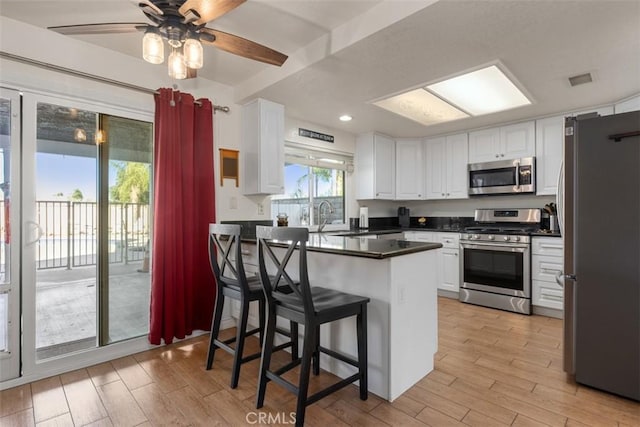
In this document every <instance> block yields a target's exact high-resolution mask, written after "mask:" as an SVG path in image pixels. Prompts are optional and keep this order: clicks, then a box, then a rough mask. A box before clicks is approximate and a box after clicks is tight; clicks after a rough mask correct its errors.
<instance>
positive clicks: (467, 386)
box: [0, 298, 640, 427]
mask: <svg viewBox="0 0 640 427" xmlns="http://www.w3.org/2000/svg"><path fill="white" fill-rule="evenodd" d="M438 317H439V351H438V353H437V354H436V363H435V366H436V368H435V370H434V371H433V372H432V373H430V374H429V375H427V376H426V377H425V378H423V379H422V380H421V381H419V382H418V384H416V385H415V386H414V387H412V388H411V389H410V390H408V391H407V392H406V393H404V394H403V395H402V396H401V397H400V398H398V399H396V400H395V401H394V402H393V403H389V402H386V401H383V400H382V399H380V398H378V397H376V396H375V395H370V397H369V400H367V401H365V402H363V401H361V400H359V399H358V392H357V389H356V388H355V387H354V386H350V387H347V388H345V389H343V390H341V391H339V392H338V393H335V394H333V395H330V396H328V397H326V398H325V399H323V400H321V401H319V402H317V403H316V404H314V405H312V406H310V407H309V408H308V410H307V417H306V424H307V425H309V426H322V427H326V426H329V425H330V426H361V425H364V426H388V425H392V426H425V425H428V426H434V427H440V426H483V427H484V426H508V425H511V426H517V427H528V426H545V425H546V426H585V425H588V426H621V427H622V426H640V404H638V403H637V402H634V401H631V400H627V399H623V398H620V397H616V396H613V395H610V394H606V393H603V392H600V391H597V390H593V389H590V388H587V387H583V386H580V385H577V384H576V383H574V382H572V381H570V380H568V379H567V378H566V377H565V374H564V373H563V372H562V353H561V351H562V350H561V346H562V343H561V333H562V322H561V321H560V320H557V319H553V318H548V317H542V316H521V315H517V314H512V313H507V312H502V311H497V310H491V309H487V308H483V307H476V306H473V305H468V304H461V303H459V302H458V301H455V300H451V299H447V298H440V299H439V313H438ZM224 332H225V333H226V334H228V335H229V334H232V333H233V330H227V331H224ZM207 346H208V337H206V336H203V337H198V338H194V339H191V340H187V341H184V342H181V343H176V344H173V345H170V346H167V347H162V348H157V349H154V350H151V351H147V352H144V353H139V354H135V355H133V356H129V357H124V358H121V359H117V360H113V361H111V362H108V363H102V364H99V365H95V366H92V367H89V368H87V369H80V370H77V371H74V372H68V373H66V374H63V375H59V376H55V377H51V378H47V379H44V380H41V381H37V382H34V383H31V384H27V385H24V386H20V387H16V388H13V389H9V390H5V391H2V392H0V426H20V427H22V426H33V425H36V426H84V425H87V426H136V425H140V426H156V425H157V426H160V425H193V426H218V425H219V426H240V425H265V424H270V425H287V424H289V425H290V424H291V422H292V419H291V418H290V415H289V414H290V413H291V412H295V401H294V397H293V395H291V394H290V393H288V392H286V391H285V390H284V389H282V388H281V387H279V386H278V385H276V384H273V383H271V384H270V385H269V386H268V388H267V397H266V402H265V406H264V408H262V409H261V411H257V410H256V409H255V403H254V402H255V393H256V386H257V372H258V366H259V360H255V361H253V362H250V363H248V364H245V365H244V366H243V368H242V373H241V377H240V385H239V386H238V388H237V389H235V390H232V389H230V388H229V381H230V378H231V356H230V355H228V354H227V353H226V352H224V351H218V352H217V354H216V361H215V363H214V369H212V370H211V371H205V370H204V365H205V357H206V352H207ZM247 347H248V348H247V354H248V353H249V352H253V351H256V350H257V349H258V341H257V339H255V338H252V339H251V340H250V342H249V343H248V344H247ZM416 357H420V355H416ZM276 360H279V361H281V362H283V363H284V362H285V361H286V360H287V355H286V354H283V353H279V354H278V357H277V359H276ZM292 378H293V376H292ZM335 379H336V378H335V377H333V376H332V375H331V374H329V373H326V372H322V373H321V375H320V376H319V377H316V378H312V389H313V390H317V389H319V388H322V387H324V386H325V385H326V384H328V383H330V382H332V381H334V380H335ZM312 392H313V391H312ZM260 417H262V418H260ZM260 421H263V422H260Z"/></svg>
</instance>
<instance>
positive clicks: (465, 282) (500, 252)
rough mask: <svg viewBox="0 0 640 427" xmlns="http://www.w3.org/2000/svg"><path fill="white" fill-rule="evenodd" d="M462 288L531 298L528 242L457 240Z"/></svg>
mask: <svg viewBox="0 0 640 427" xmlns="http://www.w3.org/2000/svg"><path fill="white" fill-rule="evenodd" d="M460 246H461V247H462V250H463V252H462V263H461V266H460V269H461V277H462V287H463V288H466V289H475V290H478V291H486V292H493V293H497V294H502V295H509V296H516V297H523V298H531V258H530V255H529V253H530V246H529V245H528V244H522V245H519V244H508V245H505V244H500V243H486V242H482V243H480V242H474V243H471V242H460Z"/></svg>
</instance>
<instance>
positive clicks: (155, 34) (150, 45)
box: [142, 26, 164, 64]
mask: <svg viewBox="0 0 640 427" xmlns="http://www.w3.org/2000/svg"><path fill="white" fill-rule="evenodd" d="M142 57H143V58H144V60H145V61H147V62H150V63H151V64H162V63H163V62H164V42H163V40H162V37H161V36H160V32H159V31H158V29H157V28H155V27H152V26H149V27H147V30H146V31H145V32H144V37H143V38H142Z"/></svg>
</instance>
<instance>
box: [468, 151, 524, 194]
mask: <svg viewBox="0 0 640 427" xmlns="http://www.w3.org/2000/svg"><path fill="white" fill-rule="evenodd" d="M468 174H469V195H471V196H475V195H481V194H522V193H535V191H536V159H535V157H524V158H521V159H512V160H499V161H497V162H485V163H471V164H469V166H468Z"/></svg>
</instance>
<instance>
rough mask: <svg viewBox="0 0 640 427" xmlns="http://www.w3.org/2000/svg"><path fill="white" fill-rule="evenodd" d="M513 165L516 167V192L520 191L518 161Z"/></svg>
mask: <svg viewBox="0 0 640 427" xmlns="http://www.w3.org/2000/svg"><path fill="white" fill-rule="evenodd" d="M513 163H514V165H515V166H516V190H520V160H516V161H515V162H513Z"/></svg>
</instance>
